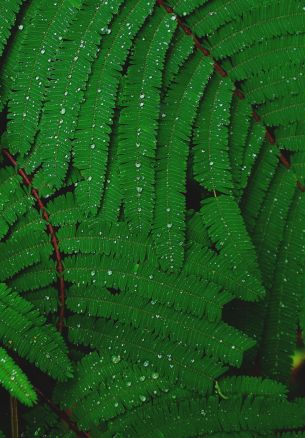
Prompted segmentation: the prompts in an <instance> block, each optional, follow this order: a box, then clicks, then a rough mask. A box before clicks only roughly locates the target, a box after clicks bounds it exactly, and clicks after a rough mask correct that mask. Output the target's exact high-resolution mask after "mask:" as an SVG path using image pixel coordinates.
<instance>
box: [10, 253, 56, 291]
mask: <svg viewBox="0 0 305 438" xmlns="http://www.w3.org/2000/svg"><path fill="white" fill-rule="evenodd" d="M55 280H56V269H55V262H54V261H53V260H49V259H48V258H47V259H46V260H41V261H40V262H39V263H37V264H36V265H34V266H30V267H29V268H26V269H25V270H24V271H22V272H21V273H19V274H16V275H14V277H12V278H11V279H9V280H7V284H8V285H9V286H10V287H11V288H12V289H14V290H16V291H18V292H27V291H30V290H36V289H39V288H41V287H45V286H49V285H50V284H52V283H53V282H54V281H55Z"/></svg>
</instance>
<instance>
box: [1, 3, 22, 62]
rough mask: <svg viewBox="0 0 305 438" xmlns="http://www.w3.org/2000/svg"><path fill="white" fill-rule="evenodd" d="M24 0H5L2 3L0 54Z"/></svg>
mask: <svg viewBox="0 0 305 438" xmlns="http://www.w3.org/2000/svg"><path fill="white" fill-rule="evenodd" d="M22 2H23V0H13V1H12V0H3V1H2V2H1V5H0V16H1V17H2V24H1V28H0V55H2V52H3V49H4V47H5V45H6V42H7V40H8V38H9V36H10V32H11V27H12V26H13V24H14V22H15V20H16V14H17V13H18V11H19V9H20V7H21V4H22Z"/></svg>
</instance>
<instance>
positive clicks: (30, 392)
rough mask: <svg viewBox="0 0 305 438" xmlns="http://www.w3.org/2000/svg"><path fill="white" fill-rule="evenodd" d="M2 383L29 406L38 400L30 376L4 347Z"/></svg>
mask: <svg viewBox="0 0 305 438" xmlns="http://www.w3.org/2000/svg"><path fill="white" fill-rule="evenodd" d="M0 383H1V385H2V386H4V388H5V389H7V390H8V391H9V392H10V393H11V395H12V396H13V397H16V398H17V399H18V400H19V401H20V402H21V403H24V404H25V405H27V406H32V405H33V404H34V403H35V402H36V401H37V396H36V393H35V391H34V389H33V387H32V385H31V384H30V382H29V380H28V378H27V377H26V375H25V374H24V373H23V371H22V370H21V369H20V368H19V366H18V365H16V364H15V362H14V361H13V359H11V357H10V356H9V355H8V354H7V352H6V351H5V350H4V349H3V348H0ZM3 437H4V435H3Z"/></svg>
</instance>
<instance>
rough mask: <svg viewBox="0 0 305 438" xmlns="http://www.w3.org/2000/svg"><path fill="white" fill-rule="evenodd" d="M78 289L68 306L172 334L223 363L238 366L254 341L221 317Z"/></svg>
mask: <svg viewBox="0 0 305 438" xmlns="http://www.w3.org/2000/svg"><path fill="white" fill-rule="evenodd" d="M78 290H79V291H80V292H79V293H77V295H76V294H75V292H76V291H77V289H74V290H73V292H72V291H71V293H70V295H69V298H68V300H67V306H68V307H69V308H70V309H71V310H73V311H74V312H77V313H85V312H88V313H89V315H91V316H102V317H104V318H109V317H111V318H113V319H114V320H119V321H120V322H122V323H124V324H131V325H133V326H134V327H135V328H138V327H143V328H146V329H147V330H149V331H151V332H152V333H153V332H156V333H158V334H159V336H160V337H161V338H163V339H166V338H167V337H169V339H170V340H171V341H172V342H179V341H181V342H183V343H185V344H186V345H188V346H189V347H191V348H193V349H198V350H199V351H204V352H206V354H208V355H213V356H214V357H215V358H216V359H217V360H221V361H223V362H224V363H230V364H233V365H235V366H239V365H240V363H241V359H242V354H243V352H244V351H246V350H247V349H249V348H251V347H252V346H253V345H254V342H253V341H252V340H251V339H250V338H249V337H247V336H245V335H243V334H242V333H240V332H239V331H237V330H235V329H233V327H230V326H228V325H227V324H224V323H223V322H221V321H218V322H209V321H208V320H203V319H201V320H199V319H197V318H194V317H192V316H191V315H183V314H182V313H178V312H176V311H175V310H173V309H170V308H167V307H164V306H162V305H160V304H158V303H156V302H152V301H149V300H148V299H143V298H142V297H141V298H140V297H137V301H136V303H135V297H134V296H133V295H130V294H120V295H119V297H117V296H112V295H111V294H110V293H109V292H107V291H104V292H100V293H99V294H94V295H93V300H92V301H91V299H90V298H91V297H90V296H89V294H88V296H87V295H86V296H84V295H83V294H82V293H81V288H78ZM91 290H92V289H91ZM212 333H213V334H212Z"/></svg>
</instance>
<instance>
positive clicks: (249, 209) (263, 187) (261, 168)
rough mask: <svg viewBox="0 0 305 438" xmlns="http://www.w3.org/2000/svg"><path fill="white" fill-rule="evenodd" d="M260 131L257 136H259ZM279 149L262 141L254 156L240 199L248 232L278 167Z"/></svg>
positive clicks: (253, 225)
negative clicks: (251, 168)
mask: <svg viewBox="0 0 305 438" xmlns="http://www.w3.org/2000/svg"><path fill="white" fill-rule="evenodd" d="M260 135H261V134H260V133H258V136H259V138H260ZM278 162H279V151H278V149H277V148H275V147H272V146H270V144H268V143H267V142H265V143H264V145H263V147H262V149H261V151H260V153H259V155H258V156H257V158H256V161H255V164H254V168H253V171H252V175H251V177H250V178H249V180H248V183H247V186H246V188H245V190H244V193H243V197H242V199H241V211H242V213H243V217H244V219H245V223H246V225H247V229H248V230H249V232H252V231H253V229H254V227H255V223H256V220H257V217H258V215H259V212H260V210H261V206H262V203H263V202H264V199H265V196H266V193H267V190H268V188H269V186H270V184H271V181H272V178H273V176H274V173H275V171H276V169H277V167H278Z"/></svg>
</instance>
